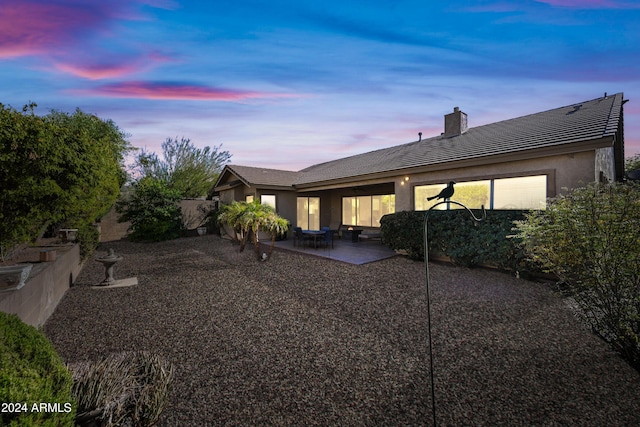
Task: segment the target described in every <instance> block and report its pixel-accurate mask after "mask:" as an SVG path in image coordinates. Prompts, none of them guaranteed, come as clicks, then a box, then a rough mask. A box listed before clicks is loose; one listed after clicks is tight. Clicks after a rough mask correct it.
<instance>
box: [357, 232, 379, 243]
mask: <svg viewBox="0 0 640 427" xmlns="http://www.w3.org/2000/svg"><path fill="white" fill-rule="evenodd" d="M358 237H359V239H360V240H374V239H378V240H380V244H382V233H381V232H380V231H374V230H364V231H363V232H362V233H361V234H360V236H358Z"/></svg>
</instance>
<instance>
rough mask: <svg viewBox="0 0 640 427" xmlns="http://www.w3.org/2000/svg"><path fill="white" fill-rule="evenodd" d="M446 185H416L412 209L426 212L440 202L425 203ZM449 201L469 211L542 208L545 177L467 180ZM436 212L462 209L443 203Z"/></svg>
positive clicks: (458, 185) (544, 198)
mask: <svg viewBox="0 0 640 427" xmlns="http://www.w3.org/2000/svg"><path fill="white" fill-rule="evenodd" d="M445 186H446V184H445V183H443V184H438V185H418V186H416V187H414V207H415V210H418V211H420V210H427V209H429V208H430V207H431V206H433V205H435V204H436V203H438V202H441V201H442V200H437V199H434V200H431V201H428V200H427V198H428V197H432V196H435V195H437V194H438V193H440V191H441V190H442V189H443V188H444V187H445ZM454 188H455V194H454V196H453V197H452V200H454V201H456V202H460V203H463V204H464V205H466V206H467V207H468V208H470V209H480V207H481V206H482V205H484V207H485V208H487V209H544V208H545V207H546V200H547V176H546V175H535V176H523V177H515V178H496V179H489V180H481V181H467V182H459V183H457V184H455V186H454ZM435 209H461V207H460V206H458V205H455V204H451V205H449V204H442V205H439V206H437V207H436V208H435Z"/></svg>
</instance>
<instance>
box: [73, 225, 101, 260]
mask: <svg viewBox="0 0 640 427" xmlns="http://www.w3.org/2000/svg"><path fill="white" fill-rule="evenodd" d="M76 239H77V241H78V243H79V244H80V257H81V258H82V259H87V258H89V257H90V256H91V255H92V254H93V252H94V251H95V250H96V248H97V247H98V244H99V243H100V232H99V231H98V229H97V228H96V227H95V225H93V224H82V225H80V226H78V234H77V236H76Z"/></svg>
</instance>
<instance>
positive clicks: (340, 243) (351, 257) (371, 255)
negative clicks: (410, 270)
mask: <svg viewBox="0 0 640 427" xmlns="http://www.w3.org/2000/svg"><path fill="white" fill-rule="evenodd" d="M275 247H276V248H277V249H280V250H286V251H295V252H298V253H301V254H306V255H312V256H318V257H322V258H329V259H333V260H336V261H341V262H346V263H349V264H356V265H361V264H367V263H370V262H375V261H380V260H383V259H387V258H391V257H394V256H396V255H398V253H397V252H396V251H394V250H393V249H390V248H389V247H387V246H385V245H383V244H381V243H380V242H379V241H366V242H362V241H361V242H352V241H350V240H344V239H336V240H334V242H333V248H332V247H331V245H329V246H328V247H324V246H319V247H318V248H314V247H313V246H311V247H309V246H300V245H296V246H294V245H293V239H287V240H280V241H277V242H276V246H275Z"/></svg>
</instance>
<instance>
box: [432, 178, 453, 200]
mask: <svg viewBox="0 0 640 427" xmlns="http://www.w3.org/2000/svg"><path fill="white" fill-rule="evenodd" d="M455 183H456V182H455V181H449V184H447V186H446V187H445V188H443V189H442V191H441V192H440V193H438V194H437V195H435V196H432V197H427V200H433V199H443V200H447V199H449V198H450V197H451V196H453V192H454V190H453V184H455Z"/></svg>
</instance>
